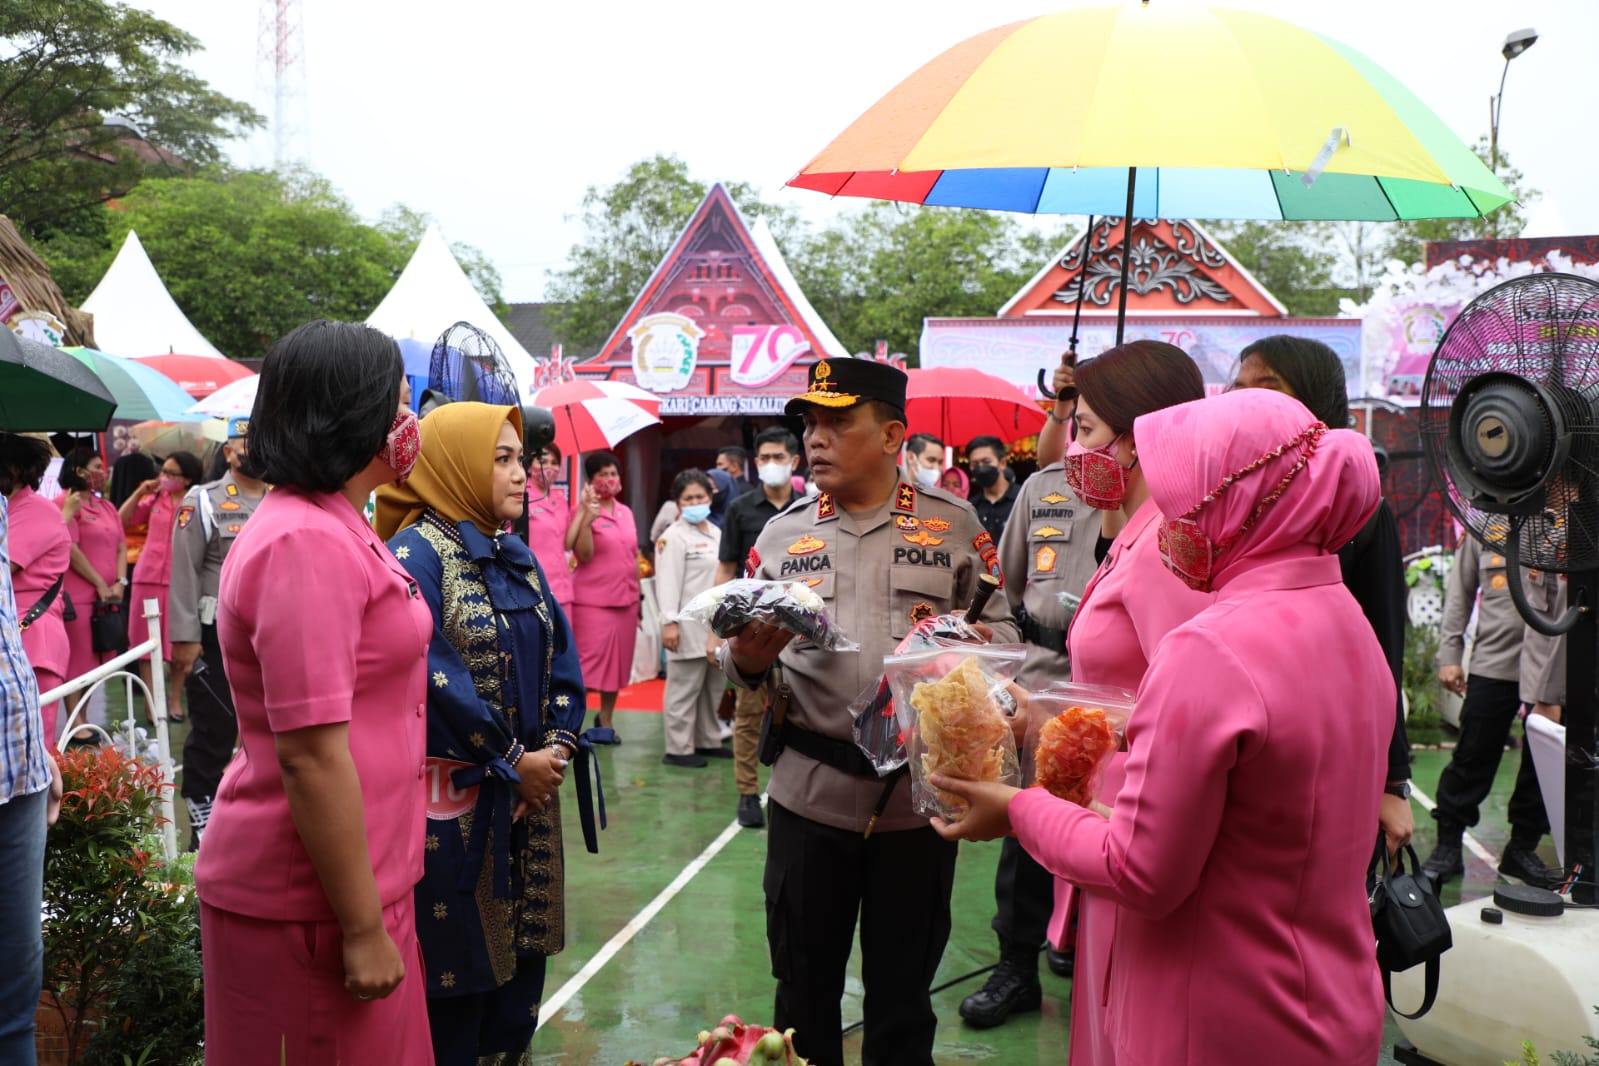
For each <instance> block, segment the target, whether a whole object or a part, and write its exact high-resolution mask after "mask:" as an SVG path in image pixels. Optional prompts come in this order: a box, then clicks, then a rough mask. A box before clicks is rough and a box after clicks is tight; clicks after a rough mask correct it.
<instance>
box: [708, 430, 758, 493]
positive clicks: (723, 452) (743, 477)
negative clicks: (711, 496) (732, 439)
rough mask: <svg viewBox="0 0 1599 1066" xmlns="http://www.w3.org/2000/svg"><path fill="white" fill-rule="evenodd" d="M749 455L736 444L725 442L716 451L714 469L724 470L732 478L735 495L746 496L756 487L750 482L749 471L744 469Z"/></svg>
mask: <svg viewBox="0 0 1599 1066" xmlns="http://www.w3.org/2000/svg"><path fill="white" fill-rule="evenodd" d="M749 457H750V456H749V452H746V451H745V450H744V449H743V448H740V447H739V446H738V445H737V444H725V445H723V446H722V447H721V448H718V449H717V451H716V469H718V470H721V471H724V472H726V474H727V476H728V477H730V478H732V479H733V495H734V496H735V497H737V496H747V495H749V493H751V492H752V491H754V490H755V488H756V486H755V485H753V484H751V483H750V480H749V471H748V470H746V469H745V467H746V465H747V464H748V462H749ZM728 502H729V503H731V502H732V501H731V500H730V501H728Z"/></svg>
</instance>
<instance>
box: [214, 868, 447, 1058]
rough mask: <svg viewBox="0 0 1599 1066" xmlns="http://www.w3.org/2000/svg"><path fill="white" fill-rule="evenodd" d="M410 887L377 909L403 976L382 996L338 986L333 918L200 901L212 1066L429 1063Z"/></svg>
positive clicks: (339, 957) (340, 962) (338, 940)
mask: <svg viewBox="0 0 1599 1066" xmlns="http://www.w3.org/2000/svg"><path fill="white" fill-rule="evenodd" d="M414 912H415V905H414V903H413V896H412V894H411V893H409V892H407V893H406V894H405V895H404V896H403V897H402V898H400V899H399V900H396V901H395V902H394V903H391V904H390V905H389V906H387V907H385V908H383V925H384V928H386V929H387V930H388V932H389V936H390V937H392V938H393V939H394V943H395V944H396V945H397V946H398V947H399V949H400V957H401V958H403V959H404V960H405V979H404V980H403V981H401V982H400V987H399V988H396V989H395V990H394V991H393V992H391V993H390V994H389V995H388V996H386V997H385V998H383V999H373V1000H358V999H356V998H355V997H354V996H352V995H351V994H350V993H349V992H347V991H345V988H344V958H343V954H342V943H343V938H342V936H341V934H340V931H339V926H338V923H337V922H278V921H270V920H266V919H261V918H249V917H246V916H244V915H242V914H235V913H233V912H231V911H224V910H219V909H217V908H216V907H211V906H207V905H206V903H205V902H204V901H203V900H202V901H201V903H200V936H201V939H202V940H203V941H204V942H205V952H204V961H203V965H204V968H205V1060H206V1062H207V1063H214V1064H218V1066H295V1064H297V1063H303V1064H306V1066H311V1064H313V1063H316V1064H322V1063H326V1064H328V1066H333V1064H334V1063H338V1064H340V1066H364V1064H369V1066H379V1064H382V1066H432V1064H433V1043H432V1041H431V1039H430V1038H429V1035H428V1008H427V982H426V981H425V980H424V978H423V971H422V949H421V948H420V947H419V946H418V944H417V939H416V921H415V915H414Z"/></svg>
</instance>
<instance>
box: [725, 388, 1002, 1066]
mask: <svg viewBox="0 0 1599 1066" xmlns="http://www.w3.org/2000/svg"><path fill="white" fill-rule="evenodd" d="M905 383H906V379H905V375H904V373H903V372H901V371H900V370H898V369H897V368H895V367H891V366H888V365H887V364H884V363H878V362H874V361H871V360H866V359H840V360H837V361H834V362H830V361H826V360H824V361H822V362H818V363H817V364H816V365H815V366H813V367H812V368H811V373H810V388H809V390H808V391H807V392H806V393H805V394H804V395H802V396H799V397H796V398H795V399H793V400H790V401H789V404H788V407H787V408H786V411H787V413H788V414H789V416H790V417H794V416H802V417H803V420H804V427H805V437H804V439H805V450H806V457H807V459H808V461H809V465H810V470H811V476H812V478H814V480H815V482H816V484H817V487H818V490H819V491H818V493H817V494H814V495H811V496H807V497H804V498H802V499H799V500H796V501H794V502H793V503H791V504H790V505H789V506H788V507H787V508H786V509H784V510H783V511H782V512H781V513H779V514H777V515H776V516H774V517H773V518H772V519H771V520H770V521H768V522H767V524H766V527H765V529H764V531H763V532H762V533H761V536H760V538H759V539H758V540H757V541H756V545H755V550H754V553H753V554H752V558H751V562H752V563H753V569H754V574H755V576H756V577H759V578H766V579H789V580H804V581H806V582H807V583H809V584H811V586H812V587H813V588H814V589H815V591H816V592H817V594H818V595H820V596H821V597H822V599H823V600H824V601H826V604H827V610H828V612H829V614H830V615H831V616H832V617H833V619H834V620H835V621H836V622H837V623H838V624H839V626H841V627H842V628H843V630H844V632H846V633H847V634H849V635H850V636H851V637H852V638H854V639H855V640H857V641H859V642H860V645H861V650H860V651H859V652H847V653H841V652H828V651H824V650H823V649H821V648H819V647H817V646H816V645H815V644H813V643H812V642H810V641H807V640H797V641H793V642H792V643H790V640H791V639H792V637H791V634H787V633H784V632H782V631H780V630H777V629H775V628H773V627H771V626H767V625H763V624H752V625H750V626H747V627H746V628H745V630H744V631H743V632H741V633H739V634H738V635H737V636H735V637H733V638H732V639H731V640H729V641H728V642H727V644H725V645H724V646H723V647H722V649H721V652H720V661H721V663H722V665H723V669H724V670H725V671H726V672H727V674H728V676H729V677H730V678H732V679H733V681H734V682H735V683H737V684H739V685H741V686H744V687H746V688H750V687H754V686H756V685H758V684H761V683H763V682H765V681H766V680H767V677H768V673H769V672H770V670H771V668H772V666H773V664H774V662H778V663H780V664H781V667H782V670H781V673H782V683H781V685H780V686H778V687H777V691H776V694H775V698H774V703H777V704H779V705H780V706H781V707H782V708H783V709H784V711H785V712H786V713H785V717H784V718H783V724H782V726H781V730H780V734H779V736H780V739H781V741H782V743H783V747H782V750H781V752H780V754H778V755H777V756H776V761H775V763H774V764H773V766H772V774H771V781H770V784H769V785H768V791H767V794H768V797H769V802H768V810H767V824H768V827H769V828H768V841H767V854H766V872H765V892H766V910H767V939H768V942H769V945H770V949H771V955H772V972H773V976H775V977H776V978H777V1002H776V1010H775V1015H776V1025H777V1027H778V1028H780V1029H782V1028H788V1027H790V1026H792V1027H793V1028H794V1029H795V1042H796V1046H797V1049H798V1050H799V1052H800V1054H802V1055H804V1056H806V1057H807V1058H809V1059H810V1061H812V1062H813V1063H816V1064H818V1066H842V1064H843V1046H842V1045H843V1041H842V1037H841V1029H842V1019H841V1016H840V1010H839V1004H840V1000H841V999H842V997H843V992H844V975H845V968H846V965H847V963H848V960H849V954H850V950H851V947H852V944H853V940H854V936H855V924H856V916H857V914H858V915H859V916H860V935H861V955H862V958H861V972H862V979H863V981H864V983H865V985H866V1017H865V1032H864V1038H863V1043H862V1061H863V1062H865V1063H867V1064H870V1066H928V1064H931V1063H932V1061H933V1059H932V1047H933V1038H934V1032H935V1029H936V1027H937V1018H936V1016H935V1015H934V1013H933V1007H932V1000H931V996H930V993H929V988H930V986H931V984H932V980H933V975H934V972H935V971H936V969H937V967H938V963H939V959H940V958H941V957H942V955H943V953H944V946H945V944H946V942H947V941H948V939H949V932H950V913H949V900H950V890H951V887H952V885H953V882H954V876H955V849H954V848H953V847H952V846H949V845H948V844H947V843H946V842H944V841H943V840H941V839H940V838H939V837H938V835H937V834H936V833H934V832H933V830H932V829H931V828H930V827H929V826H928V824H927V819H926V818H924V817H922V816H921V815H918V814H916V813H915V812H914V811H913V810H912V809H911V799H910V787H909V782H906V781H903V780H899V779H898V778H897V777H895V778H891V779H890V780H889V782H888V784H887V785H885V781H884V779H881V778H879V777H878V776H877V774H876V772H875V771H874V770H873V768H872V766H871V764H870V763H869V762H868V761H867V760H866V758H865V756H864V755H862V754H861V752H860V750H859V749H858V748H856V747H855V745H854V743H853V742H852V739H851V736H852V734H851V725H852V722H851V719H850V713H849V706H850V704H851V702H852V701H853V700H854V699H855V698H856V697H857V696H858V695H860V693H861V692H862V690H864V689H865V688H866V687H867V686H868V685H871V684H875V682H876V680H877V678H878V676H879V674H880V673H881V671H882V667H883V657H884V656H885V655H888V654H890V653H892V651H893V650H894V647H895V645H896V644H897V643H898V642H899V641H900V640H901V639H902V638H903V637H904V636H905V635H906V634H907V633H908V632H909V631H910V629H911V627H912V626H913V625H914V624H915V623H916V622H917V621H918V620H920V619H921V618H924V617H926V616H928V615H930V614H943V613H947V612H949V611H952V610H955V609H958V608H964V607H965V606H966V605H967V604H968V603H970V602H971V598H972V593H973V591H974V589H975V587H976V586H977V584H978V577H979V575H980V574H983V573H990V574H992V575H994V576H995V577H998V576H999V558H998V549H997V547H996V545H995V544H994V542H993V539H992V538H991V537H990V536H989V534H988V533H987V532H986V531H985V530H984V529H983V528H982V526H981V525H980V524H979V522H978V520H977V515H976V513H975V512H974V511H973V509H972V507H971V505H970V504H969V503H967V502H966V501H965V500H961V499H958V498H957V497H955V496H952V495H950V494H948V493H945V492H943V491H941V490H938V489H921V488H918V487H916V486H915V485H914V483H913V482H912V480H911V479H910V478H909V477H908V476H906V475H905V473H904V471H902V470H901V469H900V468H899V466H898V461H897V460H898V455H899V452H900V446H901V445H902V444H903V442H904V439H905V414H904V411H905ZM980 621H981V622H983V623H985V624H986V625H987V626H989V628H990V629H991V631H992V635H993V639H995V640H997V641H1013V640H1015V637H1016V627H1015V624H1014V623H1013V621H1012V620H1011V613H1010V607H1009V605H1008V603H1007V602H1006V600H1005V599H1004V598H1003V597H999V596H995V597H994V598H993V599H991V600H990V601H989V602H988V605H987V607H986V608H985V610H984V612H983V614H982V616H981V619H980ZM776 719H777V709H775V708H774V711H773V712H772V720H773V721H776ZM766 754H767V755H768V756H769V755H770V749H768V751H767V752H766Z"/></svg>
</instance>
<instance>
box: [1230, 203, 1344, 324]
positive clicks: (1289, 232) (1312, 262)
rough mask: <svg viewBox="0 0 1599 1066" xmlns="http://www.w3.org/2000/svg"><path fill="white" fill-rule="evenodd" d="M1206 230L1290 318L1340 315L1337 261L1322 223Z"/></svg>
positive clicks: (1237, 225) (1234, 224) (1236, 225)
mask: <svg viewBox="0 0 1599 1066" xmlns="http://www.w3.org/2000/svg"><path fill="white" fill-rule="evenodd" d="M1204 225H1205V228H1206V229H1208V230H1209V231H1210V232H1211V234H1212V235H1213V236H1214V237H1215V238H1216V239H1217V240H1218V241H1220V242H1221V244H1222V247H1224V248H1226V249H1227V251H1228V252H1229V253H1230V254H1231V255H1232V257H1233V258H1234V259H1236V260H1238V262H1239V263H1241V264H1242V265H1243V267H1244V268H1245V269H1246V270H1248V271H1249V272H1250V273H1251V274H1253V275H1254V276H1255V280H1257V281H1259V282H1260V283H1261V285H1263V286H1265V288H1266V291H1267V292H1269V293H1271V294H1272V295H1273V296H1275V297H1277V299H1278V300H1281V301H1282V303H1283V306H1284V307H1286V308H1288V313H1289V314H1291V315H1299V316H1305V317H1311V318H1316V317H1323V316H1328V315H1336V314H1337V313H1338V300H1339V297H1341V296H1344V295H1347V293H1346V292H1345V291H1344V290H1343V289H1339V288H1337V287H1335V286H1334V285H1333V282H1332V275H1333V271H1334V270H1335V269H1336V267H1337V265H1338V256H1337V255H1336V253H1334V252H1333V251H1332V250H1331V249H1330V248H1329V247H1328V245H1327V237H1328V234H1327V232H1326V226H1325V224H1324V223H1320V222H1253V221H1250V222H1237V221H1221V222H1206V223H1204Z"/></svg>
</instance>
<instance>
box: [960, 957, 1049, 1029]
mask: <svg viewBox="0 0 1599 1066" xmlns="http://www.w3.org/2000/svg"><path fill="white" fill-rule="evenodd" d="M1043 1000H1044V992H1043V989H1042V988H1040V987H1039V984H1038V966H1037V963H1034V965H1033V968H1032V969H1030V970H1029V969H1026V968H1024V967H1022V966H1019V965H1017V964H1016V963H1014V962H1012V961H1011V960H1009V959H1000V960H999V965H998V966H996V967H994V972H993V973H991V974H989V975H988V982H987V983H986V984H984V985H983V987H982V988H980V989H978V990H977V991H976V992H973V993H972V994H971V995H969V996H967V997H966V998H965V999H963V1000H961V1005H960V1016H961V1017H962V1018H965V1019H966V1021H967V1023H968V1024H970V1025H972V1026H973V1027H975V1028H978V1029H992V1028H993V1027H994V1026H996V1025H1004V1024H1005V1019H1007V1018H1009V1017H1010V1016H1011V1015H1012V1014H1016V1013H1018V1012H1025V1011H1031V1010H1037V1009H1038V1008H1039V1006H1040V1005H1041V1004H1042V1003H1043Z"/></svg>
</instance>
